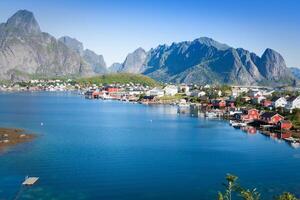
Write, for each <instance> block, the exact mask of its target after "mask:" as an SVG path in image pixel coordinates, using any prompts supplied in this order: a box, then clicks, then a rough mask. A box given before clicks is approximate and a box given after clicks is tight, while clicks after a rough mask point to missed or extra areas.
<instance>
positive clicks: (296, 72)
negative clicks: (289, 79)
mask: <svg viewBox="0 0 300 200" xmlns="http://www.w3.org/2000/svg"><path fill="white" fill-rule="evenodd" d="M290 70H291V72H292V74H293V75H294V76H295V77H296V78H297V79H299V80H300V68H298V67H291V68H290Z"/></svg>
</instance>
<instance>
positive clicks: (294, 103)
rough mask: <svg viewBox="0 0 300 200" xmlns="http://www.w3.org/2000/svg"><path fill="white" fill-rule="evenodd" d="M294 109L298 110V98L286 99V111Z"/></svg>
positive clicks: (299, 106)
mask: <svg viewBox="0 0 300 200" xmlns="http://www.w3.org/2000/svg"><path fill="white" fill-rule="evenodd" d="M295 108H300V96H298V97H296V96H292V97H289V98H288V99H287V104H286V109H288V110H293V109H295Z"/></svg>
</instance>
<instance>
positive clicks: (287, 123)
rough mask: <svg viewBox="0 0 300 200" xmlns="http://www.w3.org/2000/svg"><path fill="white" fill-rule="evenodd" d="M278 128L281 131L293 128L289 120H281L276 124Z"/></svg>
mask: <svg viewBox="0 0 300 200" xmlns="http://www.w3.org/2000/svg"><path fill="white" fill-rule="evenodd" d="M277 125H278V128H279V129H281V130H290V129H291V128H292V127H293V124H292V122H291V121H289V120H281V121H279V122H278V124H277Z"/></svg>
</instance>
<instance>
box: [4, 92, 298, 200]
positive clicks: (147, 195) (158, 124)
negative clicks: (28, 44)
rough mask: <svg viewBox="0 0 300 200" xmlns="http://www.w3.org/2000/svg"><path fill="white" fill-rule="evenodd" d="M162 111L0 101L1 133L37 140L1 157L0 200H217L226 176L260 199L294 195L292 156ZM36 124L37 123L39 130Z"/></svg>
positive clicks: (37, 96) (14, 96) (33, 96)
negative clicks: (29, 180)
mask: <svg viewBox="0 0 300 200" xmlns="http://www.w3.org/2000/svg"><path fill="white" fill-rule="evenodd" d="M176 111H177V110H176V108H174V107H170V106H144V105H138V104H127V103H122V102H108V101H100V100H99V101H98V100H95V101H91V100H85V99H84V98H82V97H80V96H77V95H74V94H71V93H10V94H0V126H1V127H20V128H25V129H27V130H29V131H31V132H34V133H36V134H38V135H39V137H38V138H37V139H36V140H34V141H33V142H30V143H26V144H21V145H18V146H17V147H15V148H11V149H9V150H8V151H7V152H5V153H4V154H2V155H0V199H13V198H14V196H15V194H16V193H17V192H18V190H19V187H20V183H21V182H22V181H23V179H24V177H25V176H26V175H30V176H39V177H40V180H39V182H38V184H37V185H35V186H33V187H31V188H28V189H26V190H25V191H23V193H22V196H21V198H20V199H208V200H211V199H216V198H215V197H216V194H217V191H218V190H220V189H222V182H223V180H224V176H225V174H226V173H229V172H230V173H234V174H236V175H238V176H239V177H240V179H241V180H240V181H241V183H242V184H244V185H246V186H249V187H253V186H255V187H257V188H258V190H259V191H260V192H262V193H263V196H264V197H266V199H269V198H271V197H272V196H273V194H276V193H278V191H280V192H282V191H285V190H288V191H291V192H295V193H296V194H298V195H299V194H300V191H299V188H300V150H296V149H293V148H291V147H290V146H289V145H288V144H286V143H285V142H281V143H280V142H278V141H275V140H272V139H270V138H268V137H265V136H263V135H260V134H255V135H248V134H246V133H244V132H242V131H240V130H236V129H233V128H232V127H230V126H229V125H228V123H226V122H225V121H215V120H204V119H199V118H192V117H189V116H184V115H180V116H179V115H177V112H176ZM41 122H43V123H44V125H43V126H41Z"/></svg>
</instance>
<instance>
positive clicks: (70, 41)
mask: <svg viewBox="0 0 300 200" xmlns="http://www.w3.org/2000/svg"><path fill="white" fill-rule="evenodd" d="M58 40H59V41H60V42H62V43H64V44H65V45H66V46H67V47H69V48H71V49H72V50H74V51H76V52H77V53H79V54H80V55H83V50H84V48H83V44H82V42H79V41H78V40H77V39H75V38H71V37H69V36H63V37H61V38H59V39H58Z"/></svg>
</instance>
